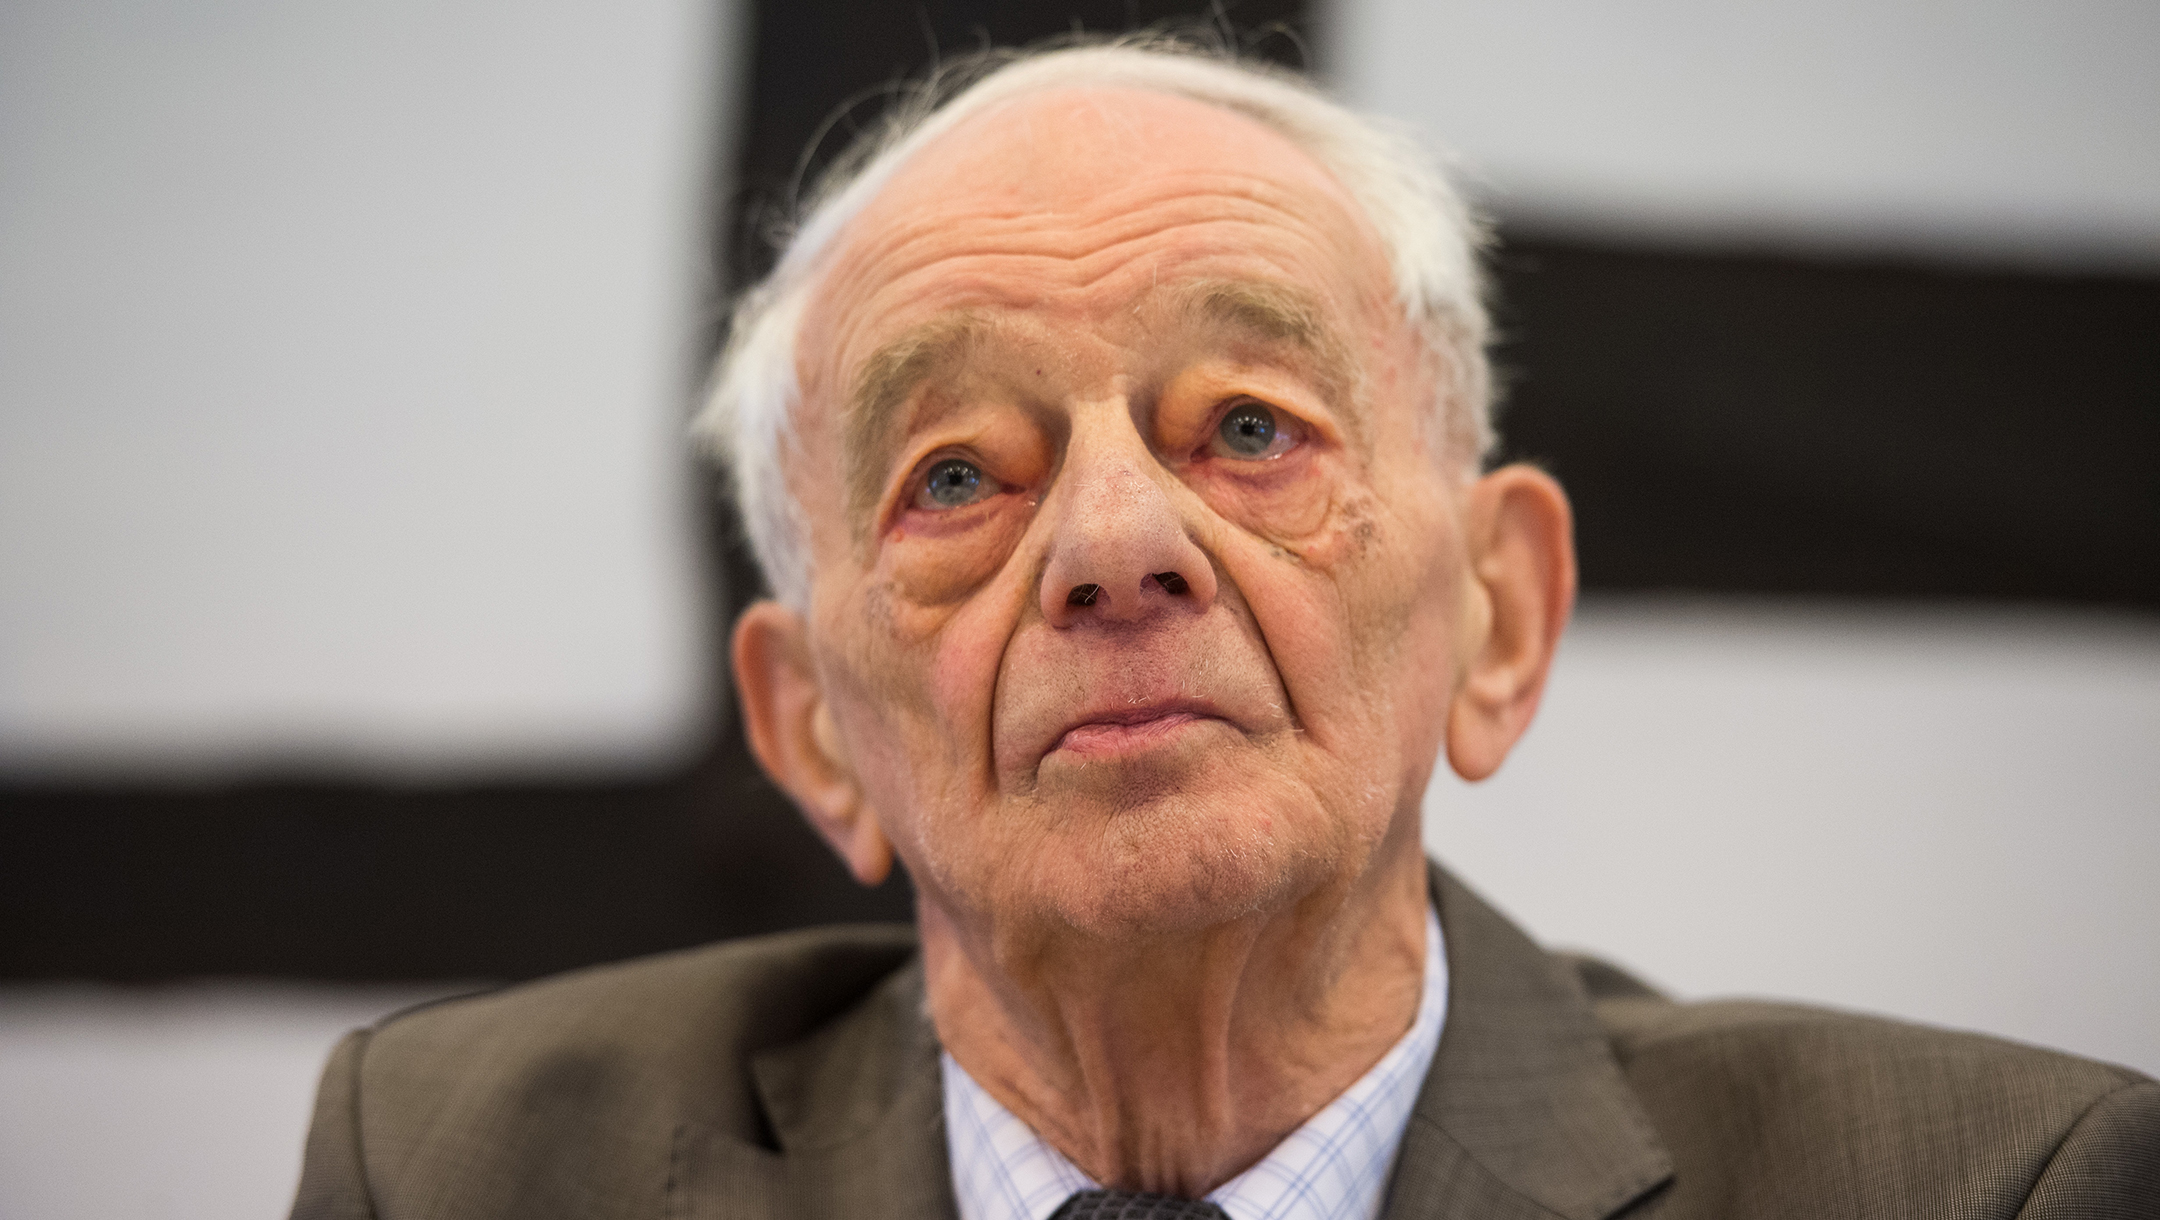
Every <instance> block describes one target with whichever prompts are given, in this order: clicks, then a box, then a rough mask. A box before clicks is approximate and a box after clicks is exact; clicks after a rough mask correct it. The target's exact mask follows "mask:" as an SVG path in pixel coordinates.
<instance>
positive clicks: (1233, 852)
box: [1000, 785, 1364, 940]
mask: <svg viewBox="0 0 2160 1220" xmlns="http://www.w3.org/2000/svg"><path fill="white" fill-rule="evenodd" d="M1255 788H1257V789H1258V790H1255ZM1122 795H1123V796H1124V797H1125V799H1122V800H1120V801H1118V802H1117V803H1115V804H1112V805H1108V806H1103V805H1097V804H1095V803H1094V802H1090V801H1085V800H1081V801H1077V802H1074V804H1075V805H1077V806H1078V807H1077V808H1070V807H1069V808H1070V811H1069V812H1067V813H1066V814H1065V815H1064V816H1061V817H1059V818H1058V819H1057V820H1056V823H1055V825H1054V826H1053V827H1052V828H1050V832H1049V833H1047V834H1045V835H1043V836H1041V837H1040V838H1039V839H1037V840H1036V841H1035V842H1034V843H1032V844H1029V845H1027V848H1026V850H1025V858H1024V859H1020V860H1016V861H1014V862H1013V863H1014V864H1015V865H1017V867H1012V868H1008V869H1006V870H1003V873H1004V877H1005V879H1007V880H1008V882H1010V883H1011V884H1009V885H1007V886H1005V887H1001V888H1004V889H1005V891H1006V892H1004V893H1003V894H1001V895H1000V899H1001V900H1002V903H1003V904H1004V906H1005V909H1006V910H1014V909H1026V908H1028V907H1033V908H1035V909H1036V910H1038V911H1039V912H1040V913H1041V915H1043V916H1045V917H1048V918H1050V919H1053V920H1055V921H1056V922H1057V923H1059V924H1062V925H1064V926H1066V927H1069V928H1071V929H1073V930H1075V931H1079V932H1081V933H1084V934H1087V935H1091V936H1099V937H1104V938H1110V939H1120V940H1130V939H1146V938H1149V937H1156V936H1164V935H1177V934H1181V933H1190V932H1196V931H1201V930H1204V929H1206V928H1209V927H1214V926H1218V925H1221V924H1226V923H1230V922H1233V921H1236V920H1240V919H1245V918H1248V917H1251V916H1254V915H1261V914H1265V913H1267V912H1269V911H1272V910H1277V909H1281V908H1284V907H1287V906H1289V905H1291V904H1293V903H1295V902H1296V901H1297V900H1298V899H1299V898H1301V897H1303V896H1304V895H1305V894H1307V893H1310V892H1311V891H1312V890H1313V889H1315V888H1317V887H1319V886H1321V885H1325V884H1326V883H1327V882H1328V881H1329V880H1330V879H1332V878H1335V877H1337V876H1340V875H1341V874H1342V873H1344V872H1345V871H1354V870H1355V868H1356V867H1357V866H1358V864H1359V861H1358V860H1356V859H1351V858H1349V857H1350V856H1351V854H1352V852H1353V851H1354V850H1355V849H1354V845H1353V842H1352V841H1350V840H1354V839H1356V838H1357V836H1349V835H1344V834H1343V833H1341V832H1342V830H1343V827H1342V826H1341V825H1340V824H1339V823H1337V822H1334V821H1333V820H1332V819H1330V818H1329V817H1328V816H1327V813H1326V811H1325V810H1324V809H1323V808H1322V807H1321V806H1320V805H1319V804H1318V802H1316V801H1315V800H1314V799H1313V797H1312V795H1311V794H1310V793H1309V792H1297V793H1295V794H1294V795H1293V794H1292V793H1286V792H1281V791H1269V790H1267V787H1266V786H1264V785H1258V786H1241V785H1239V786H1225V787H1221V788H1216V789H1213V790H1208V791H1205V792H1204V794H1203V793H1196V792H1193V791H1189V790H1174V789H1173V790H1166V791H1155V792H1152V793H1148V794H1146V795H1144V796H1141V795H1139V794H1135V793H1129V792H1128V793H1125V794H1122ZM1136 797H1137V799H1134V798H1136ZM1356 854H1357V855H1358V856H1360V857H1362V855H1363V854H1364V853H1362V852H1359V853H1356Z"/></svg>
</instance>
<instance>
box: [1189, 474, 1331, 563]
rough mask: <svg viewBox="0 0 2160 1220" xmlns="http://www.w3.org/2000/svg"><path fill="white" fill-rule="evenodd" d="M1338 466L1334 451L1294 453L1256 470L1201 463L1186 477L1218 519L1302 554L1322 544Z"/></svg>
mask: <svg viewBox="0 0 2160 1220" xmlns="http://www.w3.org/2000/svg"><path fill="white" fill-rule="evenodd" d="M1341 466H1342V462H1341V459H1340V457H1339V456H1337V455H1334V454H1313V455H1307V454H1296V455H1292V456H1288V457H1285V458H1282V459H1280V460H1278V461H1277V462H1272V463H1269V464H1268V467H1267V468H1266V469H1265V470H1264V471H1263V472H1262V473H1260V474H1259V475H1245V474H1239V473H1236V472H1233V471H1229V470H1219V469H1213V468H1210V467H1205V466H1204V467H1202V468H1200V469H1198V470H1195V471H1193V472H1192V473H1190V474H1188V476H1187V478H1188V480H1189V481H1190V484H1191V486H1192V488H1193V490H1194V491H1195V492H1197V493H1198V494H1199V496H1200V498H1201V499H1203V500H1205V501H1206V502H1207V505H1208V507H1209V508H1211V509H1213V510H1214V511H1215V512H1216V513H1217V514H1218V515H1220V516H1221V517H1222V519H1223V520H1224V521H1226V522H1228V523H1229V524H1231V525H1234V526H1236V527H1238V528H1239V529H1241V530H1244V531H1246V532H1247V533H1251V534H1255V535H1258V536H1259V537H1261V538H1263V539H1266V540H1267V541H1268V542H1270V543H1272V544H1274V545H1276V546H1278V547H1283V548H1288V549H1290V550H1294V551H1296V552H1298V553H1299V554H1303V553H1304V552H1305V550H1306V548H1308V547H1311V546H1314V545H1316V544H1324V538H1323V535H1324V534H1325V533H1326V532H1327V531H1328V527H1329V517H1330V516H1331V512H1332V509H1333V506H1334V501H1335V499H1336V498H1337V496H1338V495H1339V493H1340V489H1341V486H1342V483H1343V477H1344V476H1343V472H1342V470H1341Z"/></svg>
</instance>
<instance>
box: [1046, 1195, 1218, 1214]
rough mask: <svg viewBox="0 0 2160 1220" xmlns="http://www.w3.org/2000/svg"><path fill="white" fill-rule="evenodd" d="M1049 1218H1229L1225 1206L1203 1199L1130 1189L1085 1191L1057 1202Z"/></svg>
mask: <svg viewBox="0 0 2160 1220" xmlns="http://www.w3.org/2000/svg"><path fill="white" fill-rule="evenodd" d="M1050 1220H1230V1217H1229V1216H1227V1215H1225V1214H1224V1213H1223V1209H1221V1208H1219V1207H1217V1206H1215V1205H1214V1204H1213V1203H1209V1202H1206V1201H1205V1200H1200V1199H1179V1198H1175V1197H1173V1196H1170V1195H1144V1194H1140V1193H1138V1192H1135V1191H1130V1190H1083V1191H1081V1192H1080V1193H1079V1194H1077V1195H1074V1196H1073V1197H1072V1198H1070V1199H1067V1200H1065V1202H1063V1203H1061V1204H1059V1205H1058V1209H1057V1210H1056V1211H1054V1212H1051V1213H1050Z"/></svg>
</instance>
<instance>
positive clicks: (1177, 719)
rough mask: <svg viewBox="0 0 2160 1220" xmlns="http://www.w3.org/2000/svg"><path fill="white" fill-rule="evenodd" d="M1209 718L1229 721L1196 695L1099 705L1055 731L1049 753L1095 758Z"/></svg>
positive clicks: (1121, 751)
mask: <svg viewBox="0 0 2160 1220" xmlns="http://www.w3.org/2000/svg"><path fill="white" fill-rule="evenodd" d="M1210 720H1214V721H1222V722H1224V723H1228V720H1227V718H1226V717H1224V716H1223V714H1222V713H1221V711H1219V710H1218V709H1217V708H1216V707H1215V706H1214V705H1213V704H1210V703H1208V702H1206V701H1205V700H1197V699H1172V700H1164V701H1162V702H1159V703H1144V704H1121V705H1118V706H1116V707H1106V708H1098V709H1095V710H1092V711H1088V712H1085V713H1083V714H1081V715H1079V716H1076V717H1074V718H1073V720H1072V721H1071V722H1070V723H1068V724H1067V725H1066V726H1065V727H1064V729H1063V730H1062V731H1060V732H1059V733H1058V736H1057V739H1056V740H1055V741H1054V742H1052V743H1051V746H1050V749H1049V751H1048V753H1050V754H1057V753H1061V752H1062V753H1067V754H1079V755H1084V756H1088V757H1095V758H1102V757H1107V756H1112V755H1118V754H1127V753H1132V752H1135V751H1138V750H1145V749H1148V748H1149V747H1152V746H1155V745H1159V744H1161V743H1163V742H1166V741H1168V740H1169V739H1171V738H1173V737H1176V736H1178V735H1179V734H1181V733H1183V732H1184V731H1185V730H1187V729H1189V728H1192V727H1193V726H1195V725H1199V724H1203V723H1205V722H1207V721H1210Z"/></svg>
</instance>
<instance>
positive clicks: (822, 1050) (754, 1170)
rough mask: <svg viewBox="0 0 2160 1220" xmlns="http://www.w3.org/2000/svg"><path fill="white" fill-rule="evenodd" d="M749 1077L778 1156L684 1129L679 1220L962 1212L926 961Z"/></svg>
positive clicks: (759, 1061) (673, 1206)
mask: <svg viewBox="0 0 2160 1220" xmlns="http://www.w3.org/2000/svg"><path fill="white" fill-rule="evenodd" d="M750 1073H751V1077H752V1080H753V1081H754V1083H755V1085H756V1088H757V1092H758V1097H759V1100H760V1101H761V1102H762V1103H763V1106H764V1113H765V1119H766V1121H767V1123H768V1124H769V1125H770V1126H771V1129H772V1133H773V1137H774V1142H775V1143H777V1144H778V1145H779V1151H777V1152H772V1151H768V1150H766V1149H764V1148H759V1147H756V1146H753V1145H751V1144H747V1143H744V1142H742V1141H740V1140H736V1139H732V1138H729V1137H727V1136H725V1135H722V1134H720V1133H718V1132H714V1131H710V1130H707V1129H705V1128H702V1127H699V1126H697V1125H695V1124H685V1125H684V1126H683V1127H682V1128H680V1129H679V1130H678V1131H677V1132H676V1140H675V1148H674V1154H673V1158H672V1161H671V1165H670V1173H669V1181H668V1193H669V1209H668V1213H667V1214H668V1215H669V1216H670V1217H683V1218H696V1220H772V1218H777V1217H797V1216H819V1217H827V1216H829V1217H852V1216H875V1215H888V1216H910V1217H916V1216H921V1217H954V1216H957V1215H958V1214H959V1211H958V1204H957V1203H955V1202H954V1199H953V1189H952V1170H951V1169H950V1167H949V1166H948V1163H947V1161H946V1156H945V1101H944V1086H943V1084H942V1082H941V1081H940V1080H939V1077H938V1042H937V1035H936V1033H935V1031H934V1030H933V1029H932V1028H931V1025H930V1019H929V1017H928V1015H927V1013H926V1012H925V1010H924V1006H923V980H922V959H921V958H920V957H916V958H913V959H911V960H910V961H909V962H908V964H907V965H905V966H903V967H901V968H900V969H899V970H896V971H894V972H893V973H892V974H891V975H890V976H888V977H887V978H886V979H885V980H884V981H883V982H881V983H879V984H878V985H877V987H876V988H875V989H873V990H872V991H871V992H870V994H869V995H868V996H867V997H866V998H865V999H864V1000H863V1001H862V1002H861V1003H860V1004H858V1005H856V1006H855V1007H854V1008H853V1009H850V1010H849V1011H848V1012H847V1013H846V1014H844V1015H843V1016H841V1017H839V1018H838V1019H837V1020H835V1021H833V1022H832V1023H830V1024H828V1025H826V1026H825V1027H824V1028H822V1029H820V1030H818V1031H817V1032H815V1033H813V1034H811V1035H810V1036H808V1037H806V1038H803V1039H801V1040H799V1041H796V1042H791V1043H787V1044H784V1045H782V1046H779V1047H776V1048H774V1049H772V1050H768V1051H765V1052H762V1053H760V1054H758V1055H756V1056H754V1057H753V1058H752V1059H751V1061H750Z"/></svg>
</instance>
